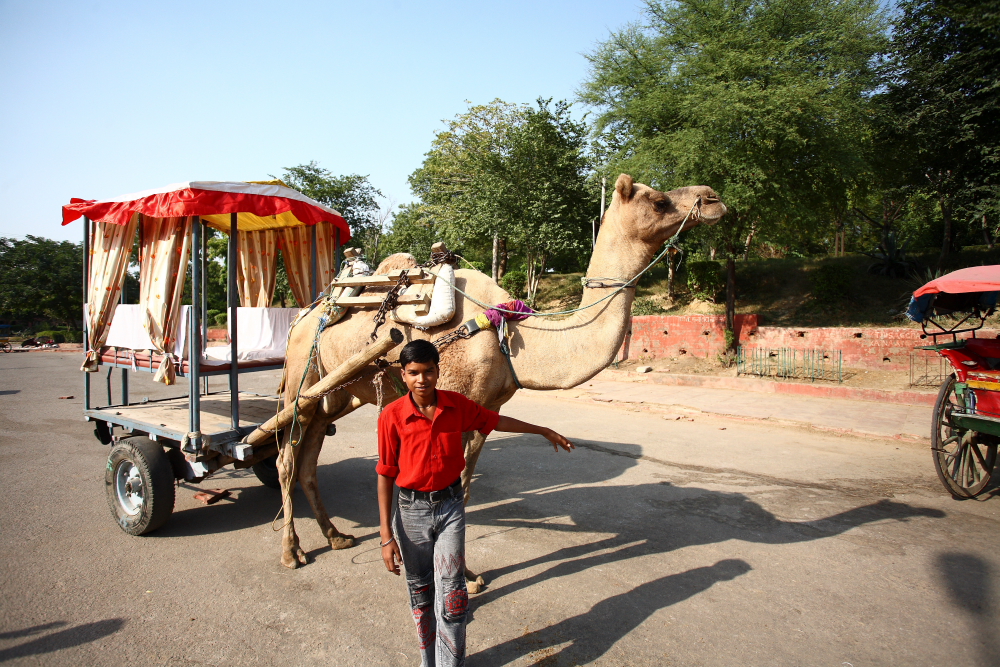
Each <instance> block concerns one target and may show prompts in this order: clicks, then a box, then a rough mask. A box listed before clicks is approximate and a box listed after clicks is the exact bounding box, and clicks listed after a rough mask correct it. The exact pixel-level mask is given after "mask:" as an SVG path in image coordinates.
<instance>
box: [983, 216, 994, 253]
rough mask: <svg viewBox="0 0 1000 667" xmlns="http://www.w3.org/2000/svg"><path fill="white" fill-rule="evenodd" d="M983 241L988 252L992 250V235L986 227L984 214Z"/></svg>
mask: <svg viewBox="0 0 1000 667" xmlns="http://www.w3.org/2000/svg"><path fill="white" fill-rule="evenodd" d="M983 239H984V240H985V241H986V247H987V248H989V249H990V250H992V249H993V234H991V233H990V228H989V227H988V226H987V225H986V214H985V213H983Z"/></svg>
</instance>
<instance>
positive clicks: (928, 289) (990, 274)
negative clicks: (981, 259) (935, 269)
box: [913, 265, 1000, 299]
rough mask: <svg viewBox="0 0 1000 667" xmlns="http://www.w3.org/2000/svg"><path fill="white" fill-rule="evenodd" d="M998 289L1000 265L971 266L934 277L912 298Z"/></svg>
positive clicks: (999, 289)
mask: <svg viewBox="0 0 1000 667" xmlns="http://www.w3.org/2000/svg"><path fill="white" fill-rule="evenodd" d="M997 291H1000V265H993V266H971V267H969V268H967V269H959V270H958V271H953V272H951V273H949V274H947V275H944V276H941V277H940V278H935V279H934V280H932V281H930V282H929V283H927V284H926V285H924V286H923V287H921V288H920V289H918V290H917V291H916V292H914V293H913V298H915V299H916V298H919V297H921V296H924V295H925V294H940V293H942V292H944V293H946V294H966V293H968V292H997Z"/></svg>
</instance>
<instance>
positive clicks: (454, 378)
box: [278, 174, 726, 592]
mask: <svg viewBox="0 0 1000 667" xmlns="http://www.w3.org/2000/svg"><path fill="white" fill-rule="evenodd" d="M725 214H726V207H725V205H724V204H722V202H721V201H720V200H719V198H718V196H716V194H715V192H714V191H713V190H712V189H711V188H709V187H707V186H692V187H685V188H680V189H677V190H672V191H670V192H666V193H664V192H660V191H658V190H654V189H653V188H650V187H648V186H646V185H642V184H640V183H635V182H633V180H632V177H631V176H628V175H627V174H622V175H620V176H619V177H618V180H617V182H616V183H615V190H614V193H613V194H612V199H611V204H610V206H609V207H608V210H607V212H606V214H605V217H604V221H603V224H602V226H601V230H600V233H599V234H598V237H597V242H596V245H595V247H594V252H593V255H592V257H591V260H590V266H589V267H588V269H587V274H586V275H587V277H588V278H590V282H589V283H588V285H587V287H586V288H585V289H584V293H583V299H582V301H581V304H580V305H581V307H586V306H590V305H591V304H596V305H595V306H594V307H592V308H586V309H585V310H581V311H579V312H576V313H574V314H572V315H570V316H568V317H566V318H564V319H552V318H547V317H531V318H528V319H527V320H524V321H521V322H509V323H508V326H509V333H510V334H511V338H510V349H511V365H512V366H513V368H514V372H515V373H516V375H517V380H515V378H514V377H513V376H512V374H511V371H510V366H509V365H508V362H507V359H506V358H505V357H504V356H503V353H502V352H501V351H500V348H499V345H498V341H497V336H496V332H495V331H493V330H492V329H491V330H487V331H482V332H479V333H478V334H476V335H474V336H472V337H471V338H469V339H464V340H457V341H455V342H453V343H450V344H448V345H446V346H444V347H443V348H442V349H441V350H440V352H441V376H440V380H439V383H438V386H439V387H440V388H442V389H448V390H451V391H457V392H461V393H462V394H464V395H465V396H467V397H468V398H470V399H472V400H473V401H475V402H477V403H479V404H480V405H483V406H485V407H487V408H489V409H491V410H496V411H499V410H500V407H501V406H502V405H503V404H504V403H506V402H507V401H508V400H510V399H511V397H512V396H513V395H514V393H515V392H516V391H517V389H518V382H520V385H521V386H522V387H525V388H528V389H569V388H571V387H575V386H577V385H579V384H582V383H584V382H586V381H587V380H590V379H591V378H593V377H594V376H595V375H597V373H599V372H600V371H601V370H603V369H604V368H606V367H607V366H608V364H610V363H611V362H612V361H613V360H614V357H615V354H616V353H617V351H618V350H619V348H620V347H621V344H622V341H623V339H624V337H625V333H626V331H627V330H628V327H629V321H630V315H631V307H632V301H633V299H634V296H635V290H634V289H633V288H626V289H623V290H620V291H618V292H617V293H616V294H615V295H614V296H613V297H611V298H607V299H606V300H604V301H601V299H604V298H605V297H607V296H608V295H610V294H612V293H613V292H614V291H615V289H616V288H617V286H619V285H621V283H623V282H627V281H629V280H631V279H632V278H633V277H635V276H636V274H638V273H639V272H640V271H641V270H642V269H644V268H645V267H646V266H647V265H648V264H649V262H650V261H651V260H652V259H653V257H654V256H655V255H656V253H657V251H658V250H659V249H660V248H661V246H662V245H663V243H664V242H665V241H666V240H667V239H669V238H671V237H673V236H674V235H675V234H676V233H677V232H678V230H680V229H681V226H682V223H683V229H684V230H689V229H691V228H693V227H695V226H697V225H699V224H715V223H716V222H717V221H718V220H719V219H720V218H721V217H722V216H723V215H725ZM416 265H417V262H416V260H415V259H414V258H413V257H412V256H411V255H408V254H397V255H392V256H390V257H388V258H386V260H385V261H383V262H382V263H381V265H380V266H379V267H378V269H377V271H376V273H377V274H385V273H388V272H389V271H391V270H393V269H397V268H412V267H414V266H416ZM455 285H456V286H457V287H458V288H459V289H460V290H462V291H464V292H466V293H468V294H469V295H472V296H474V297H475V298H476V299H477V300H479V301H481V302H482V303H486V304H491V305H492V304H499V303H504V302H506V301H510V300H511V296H510V295H509V294H508V293H507V292H505V291H504V290H503V289H501V288H500V287H499V286H498V285H497V284H496V283H495V282H494V281H493V280H492V279H491V278H490V277H489V276H487V275H485V274H483V273H480V272H478V271H473V270H468V269H460V270H458V271H456V272H455ZM598 302H599V303H598ZM321 310H322V309H321V308H315V309H314V310H313V311H312V312H310V313H309V314H308V315H307V316H305V317H304V318H302V319H301V320H300V321H299V322H298V323H297V324H296V325H295V326H294V327H293V329H292V331H291V333H290V335H289V339H288V351H287V359H286V373H285V390H284V400H285V405H286V406H287V405H291V404H292V402H294V401H295V398H296V396H297V395H298V393H299V392H300V391H301V390H304V389H305V388H308V387H310V386H312V385H313V384H315V383H316V382H317V381H319V379H320V377H321V374H326V373H327V372H330V371H331V370H333V369H335V368H337V366H338V365H339V364H341V363H343V362H344V360H346V359H348V358H349V357H351V356H352V355H354V354H356V353H357V352H359V351H360V350H362V349H363V348H364V347H365V346H366V344H367V343H368V341H369V340H370V338H369V336H370V335H371V333H372V330H373V327H374V324H373V322H374V318H375V311H373V310H358V309H352V310H351V311H350V312H349V313H348V314H347V315H346V316H345V317H344V318H343V319H341V320H340V321H339V322H337V323H336V324H335V325H333V326H330V327H327V328H325V329H324V330H323V331H322V332H319V334H318V342H317V329H318V327H319V324H320V321H321V316H322V313H321ZM483 310H484V309H483V308H482V307H481V306H479V305H477V304H476V303H474V302H472V301H470V300H469V299H467V298H464V297H463V296H462V295H461V294H459V295H457V298H456V312H455V316H454V317H453V318H452V319H451V320H450V321H449V322H448V323H446V324H444V325H441V326H438V327H434V328H431V329H428V330H420V329H417V328H414V327H402V328H403V333H404V336H405V340H406V341H409V340H413V339H415V338H424V339H429V340H434V339H437V338H439V337H441V336H443V335H445V334H447V333H449V332H451V331H454V330H455V329H456V328H458V327H459V326H460V325H461V324H462V323H464V322H466V321H467V320H469V319H471V318H473V317H475V316H476V315H477V314H478V313H481V312H483ZM389 326H391V324H390V323H386V324H385V327H389ZM397 326H398V325H397ZM314 344H315V347H316V357H317V358H316V363H315V364H313V363H311V361H310V353H311V350H312V349H313V347H314ZM398 354H399V349H398V348H397V349H396V350H395V351H393V352H390V354H389V361H393V360H394V355H395V357H398ZM378 373H379V369H377V368H376V367H375V366H367V367H365V369H364V370H363V371H362V373H361V374H359V376H358V379H357V380H356V381H354V382H352V383H351V384H349V385H347V386H345V387H343V388H341V389H338V390H337V391H335V392H333V393H331V394H329V395H328V396H326V397H325V398H324V400H323V401H322V402H320V403H318V404H316V405H314V406H312V408H311V409H307V410H305V411H303V413H302V414H301V415H300V423H301V424H302V426H301V427H295V428H292V429H286V430H285V432H284V435H283V439H282V443H281V447H280V450H279V460H278V471H279V479H280V482H281V488H282V496H283V510H284V516H285V524H284V535H283V538H282V555H281V563H282V564H283V565H285V566H286V567H289V568H295V567H298V566H299V565H304V564H306V562H307V559H306V554H305V552H304V551H303V550H302V549H301V548H300V547H299V540H298V535H297V534H296V532H295V526H294V523H293V510H294V508H293V504H292V490H293V489H294V487H295V482H296V480H297V481H298V482H299V483H300V484H301V486H302V490H303V492H304V493H305V495H306V498H307V499H308V501H309V504H310V505H311V506H312V509H313V512H314V514H315V517H316V520H317V522H318V523H319V526H320V530H321V531H322V532H323V534H324V535H325V536H326V538H327V539H328V540H329V543H330V546H331V548H333V549H344V548H348V547H351V546H353V545H354V538H353V536H351V535H345V534H342V533H340V532H339V531H338V530H337V529H336V528H335V527H334V525H333V523H332V522H331V520H330V517H329V515H328V514H327V512H326V508H325V507H324V506H323V502H322V500H321V499H320V495H319V489H318V486H317V483H316V462H317V459H318V457H319V452H320V449H321V447H322V445H323V439H324V436H325V435H326V433H327V428H328V427H329V425H330V424H331V423H333V422H335V421H337V420H338V419H340V418H341V417H343V416H345V415H347V414H349V413H351V412H353V411H354V410H356V409H357V408H359V407H361V406H362V405H364V404H366V403H370V404H377V403H378V401H379V399H380V398H381V400H382V405H385V404H387V403H388V402H390V401H392V400H395V399H396V398H397V397H398V396H400V395H401V394H400V393H399V392H398V390H397V387H399V386H401V384H402V383H401V381H399V382H393V381H392V378H390V377H389V375H388V374H390V373H396V374H397V376H398V374H399V371H398V370H395V369H392V368H390V369H386V370H385V371H384V372H383V373H382V374H381V375H379V374H378ZM379 394H381V396H380V395H379ZM380 407H381V406H380ZM485 440H486V438H485V436H482V435H481V434H479V433H478V432H477V433H466V434H465V440H464V442H465V458H466V467H465V471H464V472H463V473H462V484H463V488H464V491H465V502H466V503H468V502H469V498H470V482H471V480H472V476H473V473H474V472H475V469H476V462H477V461H478V459H479V455H480V453H481V452H482V449H483V443H484V442H485ZM373 467H374V466H373ZM373 474H374V473H373ZM374 502H375V501H374V498H373V499H372V503H374ZM466 574H467V577H468V578H469V579H470V592H476V591H477V590H478V588H479V585H481V584H482V580H481V579H478V584H477V578H476V577H475V576H474V575H473V574H472V573H471V572H469V571H468V570H467V573H466Z"/></svg>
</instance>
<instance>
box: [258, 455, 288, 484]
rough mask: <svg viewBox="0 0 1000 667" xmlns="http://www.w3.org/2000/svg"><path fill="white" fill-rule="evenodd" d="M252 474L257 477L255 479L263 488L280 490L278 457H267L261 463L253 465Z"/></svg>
mask: <svg viewBox="0 0 1000 667" xmlns="http://www.w3.org/2000/svg"><path fill="white" fill-rule="evenodd" d="M251 467H252V468H253V474H255V475H257V479H259V480H260V483H261V484H263V485H264V486H269V487H271V488H272V489H280V488H281V480H279V479H278V455H277V454H275V455H274V456H269V457H267V458H266V459H263V460H262V461H259V462H257V463H254V464H253V466H251Z"/></svg>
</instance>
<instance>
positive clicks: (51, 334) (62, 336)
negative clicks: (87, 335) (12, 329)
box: [34, 329, 83, 343]
mask: <svg viewBox="0 0 1000 667" xmlns="http://www.w3.org/2000/svg"><path fill="white" fill-rule="evenodd" d="M34 337H35V338H51V339H52V342H54V343H79V342H81V341H82V340H83V334H82V333H80V332H76V331H59V330H56V329H50V330H48V331H39V332H38V333H36V334H35V336H34ZM75 338H79V340H74V339H75Z"/></svg>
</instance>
